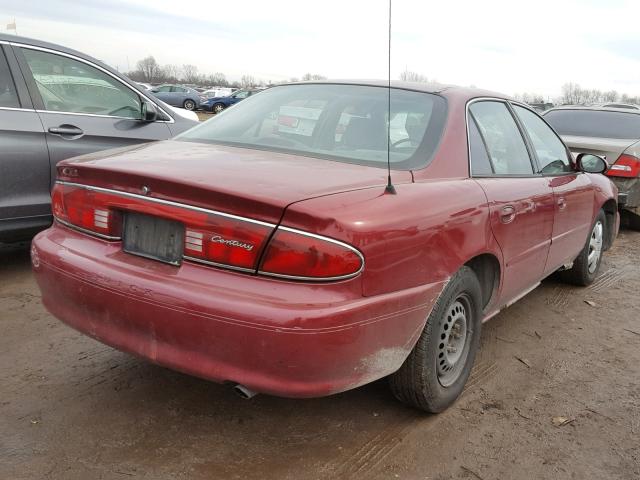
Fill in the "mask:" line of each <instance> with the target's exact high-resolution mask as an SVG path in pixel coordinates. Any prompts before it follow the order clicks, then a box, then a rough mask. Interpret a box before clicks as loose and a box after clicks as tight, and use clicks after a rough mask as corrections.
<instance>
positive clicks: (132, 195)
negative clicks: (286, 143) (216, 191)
mask: <svg viewBox="0 0 640 480" xmlns="http://www.w3.org/2000/svg"><path fill="white" fill-rule="evenodd" d="M56 183H57V184H59V185H67V186H69V187H78V188H84V189H86V190H93V191H96V192H104V193H111V194H114V195H118V196H121V197H128V198H136V199H139V200H145V201H147V202H151V203H160V204H162V205H170V206H172V207H177V208H182V209H185V210H193V211H195V212H200V213H207V214H210V215H216V216H219V217H224V218H230V219H232V220H238V221H241V222H248V223H253V224H256V225H262V226H264V227H270V228H275V227H276V224H274V223H269V222H262V221H260V220H254V219H252V218H246V217H241V216H239V215H233V214H231V213H225V212H219V211H217V210H210V209H208V208H201V207H194V206H192V205H186V204H184V203H178V202H172V201H171V200H162V199H160V198H154V197H148V196H145V195H138V194H136V193H129V192H121V191H119V190H112V189H110V188H102V187H94V186H93V185H83V184H81V183H73V182H65V181H63V180H56Z"/></svg>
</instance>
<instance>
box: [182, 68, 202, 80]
mask: <svg viewBox="0 0 640 480" xmlns="http://www.w3.org/2000/svg"><path fill="white" fill-rule="evenodd" d="M182 79H183V80H184V81H185V82H186V83H198V82H199V81H200V75H199V74H198V67H196V66H195V65H190V64H187V65H183V66H182Z"/></svg>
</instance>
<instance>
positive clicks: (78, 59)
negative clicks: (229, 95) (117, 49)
mask: <svg viewBox="0 0 640 480" xmlns="http://www.w3.org/2000/svg"><path fill="white" fill-rule="evenodd" d="M3 43H7V44H9V45H11V46H15V47H20V48H27V49H30V50H39V51H41V52H47V53H51V54H54V55H61V56H63V57H67V58H71V59H72V60H76V61H78V62H81V63H84V64H86V65H89V66H90V67H93V68H96V69H98V70H100V71H101V72H103V73H105V74H107V75H109V76H110V77H111V78H113V79H115V80H117V81H118V82H120V83H121V84H122V85H124V86H125V87H126V88H128V89H129V90H131V91H132V92H134V93H135V94H136V95H139V96H140V97H142V98H144V99H146V100H147V101H149V102H151V103H153V104H154V105H155V106H156V107H157V108H158V109H159V110H160V111H161V112H162V113H164V114H165V115H166V116H167V117H169V118H170V120H157V122H158V123H175V119H174V118H173V116H172V115H170V114H169V113H168V112H167V111H165V109H164V108H162V107H161V106H160V105H158V104H157V103H156V102H155V101H153V100H152V99H151V98H149V97H148V96H147V95H146V94H144V93H142V92H141V91H138V90H136V89H133V88H131V86H130V85H129V84H128V83H126V82H124V81H123V80H122V79H121V78H119V77H118V76H116V75H114V74H113V73H111V72H110V71H109V70H107V69H105V68H103V67H101V66H100V65H96V64H95V63H92V62H90V61H89V60H85V59H84V58H81V57H78V56H76V55H73V54H70V53H66V52H61V51H59V50H53V49H51V48H45V47H38V46H36V45H29V44H26V43H20V42H3ZM40 112H43V113H66V114H68V115H85V114H83V113H76V112H52V111H50V110H40ZM95 116H98V115H95ZM104 117H108V118H123V117H113V116H110V115H104ZM124 118H128V119H129V120H136V119H133V118H130V117H124Z"/></svg>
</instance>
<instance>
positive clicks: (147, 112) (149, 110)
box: [141, 101, 158, 122]
mask: <svg viewBox="0 0 640 480" xmlns="http://www.w3.org/2000/svg"><path fill="white" fill-rule="evenodd" d="M141 113H142V121H143V122H155V121H156V120H157V119H158V109H157V108H156V106H155V105H154V104H153V103H151V102H147V101H143V102H142V107H141Z"/></svg>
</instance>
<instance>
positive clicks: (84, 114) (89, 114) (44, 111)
mask: <svg viewBox="0 0 640 480" xmlns="http://www.w3.org/2000/svg"><path fill="white" fill-rule="evenodd" d="M36 112H37V113H53V114H56V115H78V116H80V117H98V118H117V119H119V120H131V121H133V122H139V121H140V119H139V118H133V117H117V116H115V115H99V114H97V113H83V112H58V111H57V110H36ZM158 122H159V123H169V122H167V121H166V120H158Z"/></svg>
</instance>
